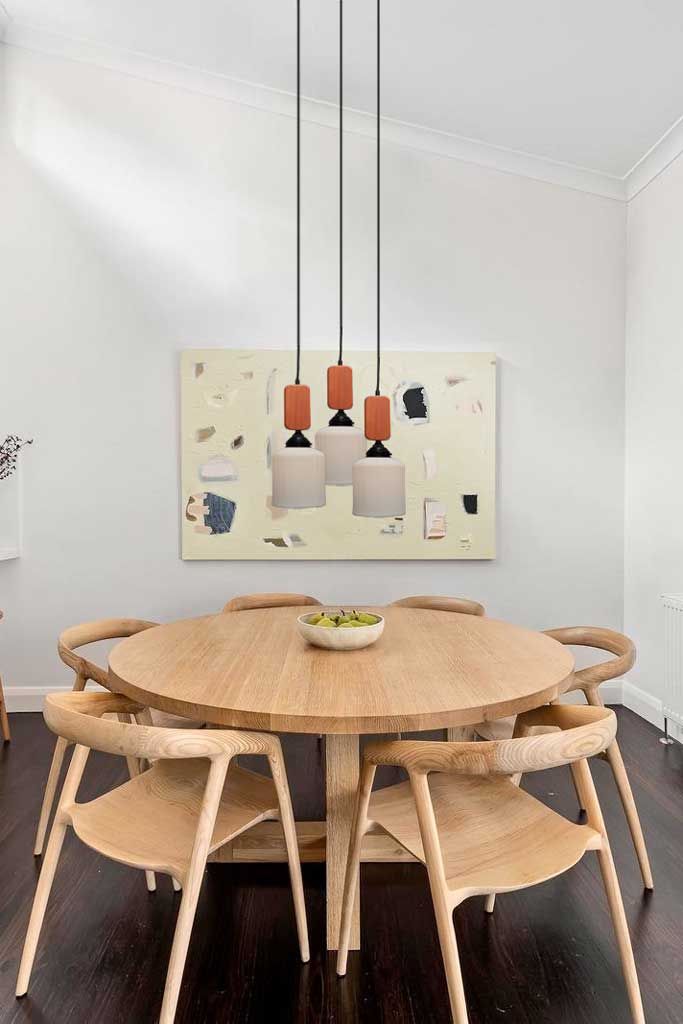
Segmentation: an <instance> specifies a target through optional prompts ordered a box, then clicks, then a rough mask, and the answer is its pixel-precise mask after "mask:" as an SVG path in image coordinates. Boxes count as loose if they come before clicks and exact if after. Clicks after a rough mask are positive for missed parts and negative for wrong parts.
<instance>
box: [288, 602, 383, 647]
mask: <svg viewBox="0 0 683 1024" xmlns="http://www.w3.org/2000/svg"><path fill="white" fill-rule="evenodd" d="M297 625H298V628H299V632H300V633H301V635H302V637H303V638H304V640H307V641H308V643H309V644H313V645H314V646H315V647H326V648H327V649H328V650H336V651H357V650H359V649H360V648H361V647H369V646H370V644H374V643H375V641H376V640H379V638H380V636H381V635H382V631H383V629H384V618H383V617H382V616H381V615H374V614H372V612H357V611H355V610H353V611H350V612H345V611H344V610H343V609H340V610H339V611H336V612H335V611H331V610H330V611H327V610H326V611H320V612H314V613H312V614H311V613H310V612H309V613H308V614H307V615H300V616H299V618H298V619H297Z"/></svg>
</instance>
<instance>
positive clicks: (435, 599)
mask: <svg viewBox="0 0 683 1024" xmlns="http://www.w3.org/2000/svg"><path fill="white" fill-rule="evenodd" d="M391 604H392V606H393V607H397V608H424V609H426V610H427V611H434V612H456V613H458V614H460V615H486V609H485V608H484V606H483V604H479V602H478V601H470V600H469V599H468V598H466V597H439V596H438V595H429V594H418V595H416V596H415V597H402V598H401V599H400V600H399V601H392V602H391ZM467 734H469V735H467ZM471 735H472V730H467V732H466V734H465V735H463V730H462V729H461V728H459V727H454V728H450V729H447V730H446V736H447V739H448V740H450V741H451V742H455V741H456V740H461V739H464V738H470V737H471ZM398 737H399V739H400V738H401V733H398Z"/></svg>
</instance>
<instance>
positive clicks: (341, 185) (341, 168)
mask: <svg viewBox="0 0 683 1024" xmlns="http://www.w3.org/2000/svg"><path fill="white" fill-rule="evenodd" d="M343 352H344V0H339V358H338V360H337V365H338V366H342V365H343V362H344V356H343Z"/></svg>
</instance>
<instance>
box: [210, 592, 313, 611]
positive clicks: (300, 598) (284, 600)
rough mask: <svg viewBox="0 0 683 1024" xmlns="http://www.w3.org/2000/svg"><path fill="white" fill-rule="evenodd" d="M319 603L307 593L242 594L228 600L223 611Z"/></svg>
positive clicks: (294, 606)
mask: <svg viewBox="0 0 683 1024" xmlns="http://www.w3.org/2000/svg"><path fill="white" fill-rule="evenodd" d="M319 604H320V601H318V599H317V598H315V597H309V596H308V595H307V594H242V595H241V596H240V597H233V599H232V600H231V601H228V603H227V604H226V605H225V607H224V608H223V611H224V612H243V611H248V610H249V609H251V608H297V607H299V606H300V605H319Z"/></svg>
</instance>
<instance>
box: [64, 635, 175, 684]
mask: <svg viewBox="0 0 683 1024" xmlns="http://www.w3.org/2000/svg"><path fill="white" fill-rule="evenodd" d="M157 625H158V623H157V622H147V620H146V619H99V620H98V621H97V622H83V623H81V625H79V626H70V627H69V629H65V630H64V632H63V633H61V634H60V637H59V640H58V641H57V653H58V654H59V657H60V658H61V659H62V661H63V662H64V664H65V665H68V666H69V668H72V669H73V670H74V672H75V673H76V674H77V675H79V676H80V677H81V678H82V679H83V682H84V684H85V681H86V680H88V679H92V680H93V681H94V682H96V683H99V684H100V686H104V687H108V686H109V677H108V675H107V671H106V669H103V668H100V667H99V665H95V664H94V663H93V662H92V661H88V659H87V658H84V657H83V656H82V655H81V654H76V653H75V651H76V648H78V647H83V646H85V645H86V644H93V643H96V642H97V641H98V640H114V639H119V638H120V639H123V638H124V637H127V636H134V635H135V633H141V632H142V630H143V629H151V628H152V627H153V626H157Z"/></svg>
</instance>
